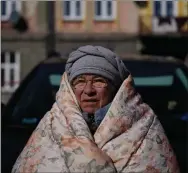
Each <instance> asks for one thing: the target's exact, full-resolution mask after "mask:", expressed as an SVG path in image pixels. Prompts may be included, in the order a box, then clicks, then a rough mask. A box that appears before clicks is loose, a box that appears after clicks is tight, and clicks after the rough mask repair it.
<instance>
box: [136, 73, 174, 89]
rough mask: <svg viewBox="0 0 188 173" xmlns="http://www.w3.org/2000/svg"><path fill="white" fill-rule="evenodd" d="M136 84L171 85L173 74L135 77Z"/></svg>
mask: <svg viewBox="0 0 188 173" xmlns="http://www.w3.org/2000/svg"><path fill="white" fill-rule="evenodd" d="M134 82H135V85H136V86H151V87H152V86H170V85H172V83H173V76H172V75H168V76H146V77H134Z"/></svg>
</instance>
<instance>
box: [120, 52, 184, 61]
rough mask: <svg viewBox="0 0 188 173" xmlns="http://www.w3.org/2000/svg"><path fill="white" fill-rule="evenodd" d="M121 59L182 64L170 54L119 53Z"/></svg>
mask: <svg viewBox="0 0 188 173" xmlns="http://www.w3.org/2000/svg"><path fill="white" fill-rule="evenodd" d="M119 57H121V59H122V60H125V61H126V60H133V61H149V62H161V63H163V62H164V63H175V64H183V61H182V60H179V59H177V58H174V57H172V56H157V55H147V54H144V55H143V54H129V53H126V54H119Z"/></svg>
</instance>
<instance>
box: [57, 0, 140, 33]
mask: <svg viewBox="0 0 188 173" xmlns="http://www.w3.org/2000/svg"><path fill="white" fill-rule="evenodd" d="M116 11H117V17H116V19H114V20H113V21H95V20H94V17H93V14H94V3H93V1H86V8H85V18H84V19H83V20H82V21H63V17H62V14H63V11H62V4H61V2H60V1H56V30H57V32H60V33H61V32H63V33H66V32H68V33H70V32H78V33H80V32H93V33H110V32H125V33H130V34H137V33H138V31H139V28H138V27H139V25H138V22H139V21H138V19H139V10H138V8H137V7H136V5H135V3H134V2H132V1H121V0H117V9H116Z"/></svg>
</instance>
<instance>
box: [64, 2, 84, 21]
mask: <svg viewBox="0 0 188 173" xmlns="http://www.w3.org/2000/svg"><path fill="white" fill-rule="evenodd" d="M66 1H69V2H70V15H65V14H64V9H65V7H64V3H65V2H66ZM77 1H79V2H80V15H79V16H78V15H76V10H75V9H76V2H77ZM62 9H63V14H62V16H63V20H64V21H82V20H83V19H84V16H85V1H84V0H74V1H73V0H63V1H62ZM71 11H72V12H71Z"/></svg>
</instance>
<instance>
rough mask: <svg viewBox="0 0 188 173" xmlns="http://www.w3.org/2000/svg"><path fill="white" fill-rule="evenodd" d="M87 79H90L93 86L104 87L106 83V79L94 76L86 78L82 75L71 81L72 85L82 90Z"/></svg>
mask: <svg viewBox="0 0 188 173" xmlns="http://www.w3.org/2000/svg"><path fill="white" fill-rule="evenodd" d="M88 81H91V83H92V87H93V88H105V87H107V85H108V82H107V80H106V79H104V78H102V77H96V78H93V79H92V80H86V79H85V78H84V77H78V78H76V79H75V80H74V81H73V83H72V86H73V87H74V88H75V89H78V90H83V89H84V88H85V87H86V85H87V82H88Z"/></svg>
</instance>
